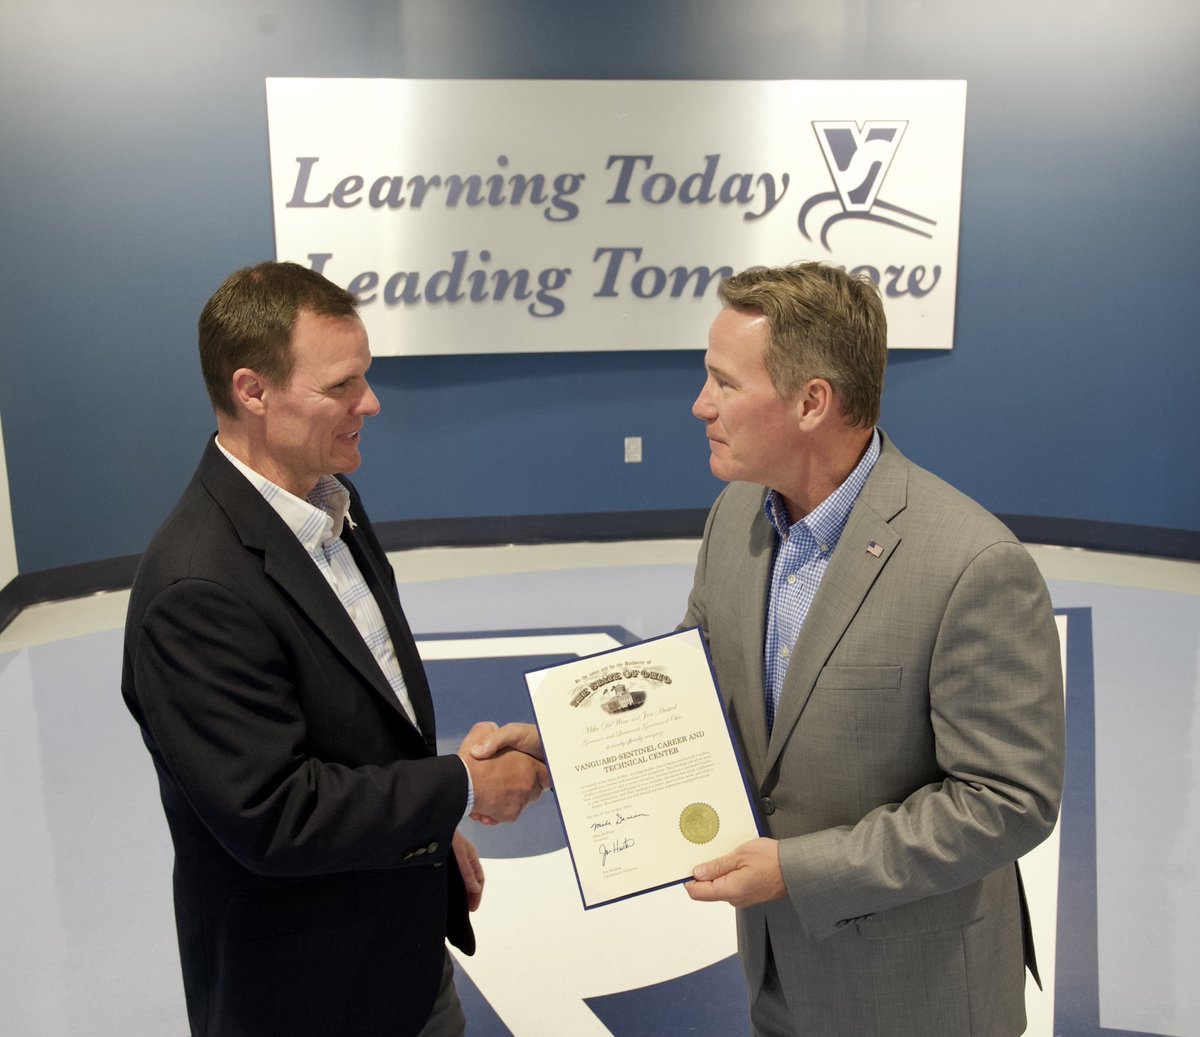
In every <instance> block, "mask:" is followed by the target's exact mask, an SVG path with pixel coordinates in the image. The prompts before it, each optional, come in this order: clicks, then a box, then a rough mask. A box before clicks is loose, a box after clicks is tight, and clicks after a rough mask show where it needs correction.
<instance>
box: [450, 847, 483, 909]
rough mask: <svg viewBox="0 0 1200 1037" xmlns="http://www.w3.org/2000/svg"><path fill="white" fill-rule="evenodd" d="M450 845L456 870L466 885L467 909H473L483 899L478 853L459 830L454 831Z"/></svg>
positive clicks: (481, 874)
mask: <svg viewBox="0 0 1200 1037" xmlns="http://www.w3.org/2000/svg"><path fill="white" fill-rule="evenodd" d="M451 846H453V847H454V859H455V860H456V861H458V870H459V871H460V872H462V878H463V885H464V886H466V887H467V910H468V911H474V910H475V909H476V908H477V907H478V906H479V902H480V901H481V900H482V899H483V865H482V864H481V863H480V862H479V853H478V852H477V851H476V849H475V844H474V843H473V842H471V840H470V839H468V838H467V837H466V836H465V835H463V834H461V833H460V832H455V833H454V839H453V840H452V841H451Z"/></svg>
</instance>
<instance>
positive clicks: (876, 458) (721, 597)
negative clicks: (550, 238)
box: [682, 263, 1064, 1037]
mask: <svg viewBox="0 0 1200 1037" xmlns="http://www.w3.org/2000/svg"><path fill="white" fill-rule="evenodd" d="M721 299H722V302H723V303H724V308H723V309H722V310H721V311H720V313H719V314H718V315H717V317H716V319H715V320H714V322H713V325H712V330H711V332H710V336H709V345H708V351H707V353H706V355H705V363H706V367H707V371H708V377H707V380H706V382H705V384H704V388H703V389H702V391H701V393H700V395H699V397H698V398H697V400H696V403H695V405H694V407H693V413H694V414H695V415H696V417H698V418H700V419H701V420H703V421H704V423H705V426H706V429H707V434H708V439H709V442H710V449H711V454H710V465H711V468H712V471H713V473H714V474H715V475H717V476H718V477H719V478H721V479H725V480H727V481H728V482H729V485H728V486H727V487H726V488H725V490H724V491H723V492H722V493H721V495H720V497H719V498H718V500H717V502H716V503H715V504H714V506H713V508H712V511H711V513H710V515H709V518H708V523H707V526H706V528H705V532H704V541H703V544H702V546H701V548H700V553H699V559H698V562H697V566H696V575H695V583H694V587H693V590H692V593H691V597H690V600H689V603H688V610H687V615H686V618H685V619H684V622H683V624H682V625H684V626H692V625H696V626H699V627H700V628H701V629H702V630H703V631H704V633H705V635H706V636H707V638H708V643H709V646H710V649H711V653H712V658H713V663H714V666H715V668H716V673H717V678H718V681H719V683H720V686H721V690H722V693H723V694H724V696H725V702H726V706H727V708H728V711H729V715H730V720H731V723H732V726H733V729H734V731H735V734H736V737H737V738H738V739H739V741H740V743H741V748H742V750H743V752H744V755H745V759H746V762H747V766H748V769H749V772H750V773H749V778H750V782H751V785H752V786H753V788H754V789H755V791H756V792H757V795H758V796H759V804H760V808H761V814H762V821H763V830H764V831H765V832H766V836H765V837H763V838H760V839H757V840H754V841H751V842H749V843H746V844H745V845H743V846H742V847H740V848H739V849H737V850H736V851H734V852H733V853H731V854H728V855H727V856H725V857H721V858H719V859H717V860H713V861H709V862H706V863H704V864H702V865H700V866H699V867H697V868H696V870H695V881H694V882H692V883H689V884H688V886H687V889H688V892H689V893H690V895H691V896H692V897H693V898H694V899H696V900H723V901H728V902H729V903H732V904H733V905H734V906H735V907H737V908H738V911H737V928H738V946H739V951H740V954H741V958H742V963H743V967H744V971H745V975H746V981H747V985H748V988H749V996H750V1012H751V1019H752V1021H753V1025H754V1032H755V1034H756V1035H759V1037H785V1035H787V1037H792V1035H794V1037H800V1035H804V1037H810V1035H819V1037H960V1035H963V1037H965V1035H986V1037H1013V1035H1016V1034H1020V1033H1022V1032H1023V1031H1024V1029H1025V1004H1024V973H1025V967H1026V965H1028V966H1029V967H1030V969H1031V971H1032V972H1033V974H1034V976H1035V978H1036V975H1037V973H1036V963H1035V961H1034V958H1033V948H1032V941H1031V940H1030V936H1029V928H1028V916H1027V912H1026V910H1025V903H1024V894H1023V891H1022V889H1021V882H1020V874H1019V871H1018V869H1017V867H1016V863H1015V862H1016V861H1017V859H1018V858H1019V857H1020V856H1022V855H1023V854H1025V853H1026V852H1027V851H1029V850H1030V849H1031V848H1033V847H1034V846H1036V845H1037V844H1038V843H1039V842H1041V841H1042V840H1043V839H1045V838H1046V836H1047V835H1048V834H1049V833H1050V832H1051V830H1052V829H1053V827H1054V824H1055V821H1056V819H1057V815H1058V808H1059V801H1060V797H1061V790H1062V776H1063V753H1064V734H1063V690H1062V671H1061V664H1060V658H1059V643H1058V636H1057V630H1056V626H1055V621H1054V616H1053V612H1052V610H1051V606H1050V600H1049V597H1048V595H1047V592H1046V587H1045V584H1044V582H1043V580H1042V578H1041V576H1040V575H1039V573H1038V571H1037V568H1036V567H1035V565H1034V563H1033V561H1032V559H1031V558H1030V556H1029V554H1028V553H1027V552H1026V551H1025V550H1024V548H1022V547H1021V545H1020V544H1019V543H1018V542H1017V540H1016V539H1015V537H1014V536H1013V535H1012V534H1011V533H1010V532H1009V531H1008V530H1007V529H1006V528H1005V527H1004V526H1003V525H1002V524H1001V523H999V522H998V521H997V520H996V519H995V518H993V517H992V516H991V515H990V514H988V513H987V512H986V511H985V510H984V509H983V508H981V507H980V506H979V505H977V504H975V503H974V502H973V501H971V500H969V499H968V498H966V497H965V496H963V495H962V494H960V493H959V492H958V491H956V490H954V489H953V488H951V487H950V486H948V485H946V484H945V483H943V482H941V481H940V480H938V479H937V478H936V477H934V476H933V475H931V474H929V473H928V472H926V471H924V470H922V469H921V468H918V467H917V466H916V465H914V464H912V463H911V462H909V461H908V460H907V459H906V458H905V457H904V456H903V455H902V454H901V453H900V452H899V451H898V450H897V449H896V447H895V446H894V445H893V444H892V442H891V440H890V439H888V438H887V436H885V435H884V434H883V433H882V432H881V431H879V430H878V429H877V428H876V425H877V422H878V418H879V405H880V398H881V394H882V387H883V375H884V369H885V367H886V363H887V333H886V325H885V320H884V315H883V309H882V304H881V302H880V299H879V295H878V292H877V291H876V290H875V287H874V286H873V285H872V284H871V283H870V282H869V281H867V280H865V279H856V278H853V277H851V276H849V275H847V274H845V273H844V272H842V271H840V270H838V269H835V268H832V267H829V266H824V265H820V264H815V263H806V264H798V265H796V266H792V267H787V268H779V269H762V268H756V269H751V270H747V271H744V272H743V273H741V274H738V275H736V276H734V277H733V278H730V279H729V280H728V281H726V282H725V283H724V284H723V285H722V290H721Z"/></svg>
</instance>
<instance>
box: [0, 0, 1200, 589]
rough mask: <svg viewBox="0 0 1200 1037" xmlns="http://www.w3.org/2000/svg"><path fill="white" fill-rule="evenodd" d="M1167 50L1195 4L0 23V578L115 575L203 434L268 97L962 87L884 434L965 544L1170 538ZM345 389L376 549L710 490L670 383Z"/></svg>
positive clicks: (461, 375) (1192, 502) (1179, 173)
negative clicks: (957, 191)
mask: <svg viewBox="0 0 1200 1037" xmlns="http://www.w3.org/2000/svg"><path fill="white" fill-rule="evenodd" d="M1198 40H1200V4H1197V3H1195V0H1108V2H1102V0H1088V2H1083V0H1079V2H1058V3H1055V4H1047V3H1044V2H1042V0H1037V2H1022V0H1018V2H1012V0H1010V2H1009V3H1006V4H993V5H988V7H987V9H986V10H985V9H984V8H983V5H981V4H975V3H963V2H961V0H927V2H912V3H893V2H887V0H875V2H870V0H854V2H837V0H820V2H814V0H761V2H758V3H753V4H749V5H732V4H727V3H716V2H713V0H691V2H688V0H660V2H657V3H645V2H644V0H606V2H605V3H596V2H595V0H587V2H582V0H579V2H576V0H570V2H568V0H509V2H504V3H500V2H494V0H492V2H489V0H409V2H405V0H393V2H391V3H387V2H384V0H341V2H338V3H332V4H331V3H327V2H321V3H317V2H314V0H291V2H282V0H275V2H268V0H177V2H173V3H163V4H150V3H145V2H144V0H56V2H54V3H46V2H44V0H5V2H4V4H3V5H2V7H0V149H2V150H0V248H2V250H3V252H2V255H3V259H4V270H3V275H2V276H0V314H3V320H2V321H0V415H2V417H3V421H4V432H5V442H6V444H7V449H8V455H9V456H8V467H9V479H10V488H11V494H12V501H13V522H14V529H15V535H16V542H17V550H18V560H19V564H20V568H21V571H22V572H23V573H25V572H31V571H37V570H42V569H49V568H55V567H60V566H69V565H73V564H77V563H82V562H89V561H96V560H102V559H106V558H113V557H117V556H121V555H127V554H136V553H138V552H140V551H141V550H142V549H143V547H144V546H145V543H146V541H147V539H148V537H149V536H150V535H151V533H152V532H153V530H154V529H155V528H156V526H157V525H158V523H159V522H160V521H161V520H162V518H163V516H164V515H165V513H166V511H167V510H168V509H169V507H170V505H171V504H172V502H173V501H174V499H175V497H176V496H177V494H178V492H179V490H180V489H181V487H182V485H183V483H184V482H185V480H186V479H187V477H188V476H189V475H190V473H191V470H192V468H193V466H194V464H195V461H196V459H197V457H198V455H199V452H200V449H201V445H202V441H203V438H204V436H205V435H206V434H207V433H208V432H209V431H210V429H211V428H212V426H213V420H212V417H211V414H210V412H209V410H208V406H207V403H206V401H205V398H204V395H203V390H202V387H201V383H200V377H199V369H198V364H197V362H196V359H195V347H194V339H195V330H194V329H195V320H196V317H197V315H198V313H199V310H200V307H201V306H202V305H203V302H204V300H205V299H206V298H207V297H208V295H209V294H210V293H211V292H212V291H213V289H214V288H215V287H216V286H217V284H219V283H220V281H221V280H222V279H223V277H224V276H225V275H226V274H227V273H229V272H230V271H231V270H233V269H235V268H236V267H239V266H242V265H245V264H247V263H250V262H254V261H257V260H260V259H263V258H269V257H271V256H272V255H273V236H272V225H271V208H270V192H269V184H268V170H267V125H266V113H265V100H264V87H263V80H264V78H265V77H266V76H331V75H337V76H399V77H405V76H408V77H429V78H439V77H448V78H449V77H462V78H475V77H481V78H507V77H519V78H543V77H544V78H629V79H636V78H650V79H654V78H670V79H700V78H711V79H757V78H763V79H821V78H872V79H889V78H897V79H903V78H935V79H940V78H956V79H957V78H961V79H966V80H967V82H968V93H967V139H966V160H965V162H966V165H965V176H964V190H963V220H962V241H961V262H960V283H959V295H958V322H957V332H956V342H957V345H956V348H955V349H954V350H953V352H952V353H950V354H945V353H918V354H911V353H905V354H900V355H897V354H893V361H892V367H891V370H890V373H889V379H888V387H887V390H886V395H885V400H884V426H885V427H886V428H887V429H888V430H889V432H891V434H892V435H893V437H894V438H895V439H896V440H897V442H898V444H899V445H900V446H901V448H902V449H903V450H905V452H906V453H908V454H909V456H911V457H913V458H914V459H915V460H917V461H919V462H920V463H922V464H924V465H925V466H927V467H929V468H931V469H933V470H934V471H936V472H938V473H939V474H941V475H943V476H944V477H945V478H947V479H949V480H950V481H951V482H954V483H956V484H957V485H959V486H961V487H962V488H963V489H965V490H966V491H967V492H968V493H971V494H972V495H973V496H975V497H977V498H978V499H979V500H980V501H982V502H983V503H984V504H985V505H987V506H988V507H990V508H992V509H993V510H995V511H999V512H1005V513H1009V514H1023V515H1038V516H1050V517H1060V518H1080V519H1088V520H1095V521H1100V522H1113V523H1125V524H1135V525H1147V526H1158V527H1163V528H1167V529H1170V528H1174V529H1196V528H1198V527H1200V479H1197V477H1196V463H1195V460H1194V453H1193V451H1194V449H1195V444H1196V443H1197V442H1198V441H1200V407H1197V405H1196V402H1195V396H1196V390H1197V388H1198V387H1200V350H1198V349H1197V331H1196V329H1197V328H1198V327H1200V290H1198V289H1197V286H1196V284H1195V278H1196V274H1195V271H1196V270H1197V268H1198V267H1200V263H1198V262H1197V260H1198V259H1200V231H1198V225H1197V216H1196V213H1197V211H1200V206H1198V202H1200V134H1197V133H1196V132H1195V131H1194V124H1195V118H1196V113H1197V112H1198V111H1200V75H1198V74H1197V72H1196V64H1195V50H1196V43H1197V41H1198ZM798 258H799V257H798ZM702 347H703V343H700V342H698V343H697V349H698V350H699V349H701V348H702ZM373 375H374V378H373V381H374V385H375V388H376V391H377V392H378V394H379V396H380V399H381V401H382V404H383V413H382V415H381V416H380V417H379V418H377V419H375V421H374V422H373V423H372V424H371V425H370V426H368V434H369V437H368V439H367V441H366V444H365V450H366V454H367V461H366V464H365V465H364V467H363V469H362V471H361V472H360V474H359V477H358V482H359V484H360V485H361V486H362V488H363V490H364V492H365V494H366V495H367V500H368V502H369V503H370V504H371V507H372V514H373V517H374V518H375V519H376V520H377V521H386V520H395V519H410V518H438V517H471V516H481V515H535V514H540V513H557V512H589V511H629V510H651V509H663V508H699V507H705V506H707V504H708V503H709V502H710V501H711V499H712V497H713V496H714V495H715V493H716V491H717V489H718V488H719V487H718V484H717V483H716V481H715V480H714V479H713V478H712V477H711V476H710V475H709V474H708V469H707V464H706V454H707V451H706V447H705V443H704V439H703V435H702V433H701V429H700V427H699V425H698V424H697V423H696V422H695V421H694V419H692V418H691V417H690V414H689V408H690V405H691V401H692V398H693V396H694V394H695V392H696V390H697V389H698V387H699V382H700V379H701V354H700V352H695V353H692V352H690V351H689V352H682V353H670V352H653V353H606V354H593V355H578V354H574V355H572V354H561V355H548V356H500V357H464V358H454V359H447V358H381V359H380V360H378V361H376V364H375V367H374V368H373ZM626 435H641V436H642V437H644V441H645V462H644V463H643V464H642V465H640V466H639V465H626V464H624V463H623V462H622V452H621V445H622V439H623V437H624V436H626Z"/></svg>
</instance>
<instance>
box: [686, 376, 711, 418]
mask: <svg viewBox="0 0 1200 1037" xmlns="http://www.w3.org/2000/svg"><path fill="white" fill-rule="evenodd" d="M708 388H709V384H708V382H705V383H704V385H703V386H702V387H701V389H700V393H699V395H698V396H697V397H696V401H695V402H694V403H693V404H692V417H694V418H699V419H700V420H701V421H711V420H712V419H713V418H715V417H716V415H717V412H716V408H714V407H713V405H712V398H711V397H710V396H709V392H708Z"/></svg>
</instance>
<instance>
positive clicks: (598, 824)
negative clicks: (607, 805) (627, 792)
mask: <svg viewBox="0 0 1200 1037" xmlns="http://www.w3.org/2000/svg"><path fill="white" fill-rule="evenodd" d="M649 816H650V815H649V814H622V813H621V812H620V811H618V812H617V816H616V817H615V818H612V817H606V818H605V819H604V820H603V821H593V822H592V831H593V832H596V831H599V830H600V829H601V828H615V827H616V826H617V825H623V824H626V823H628V822H629V821H635V820H637V819H638V818H639V817H649Z"/></svg>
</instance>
